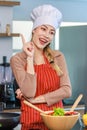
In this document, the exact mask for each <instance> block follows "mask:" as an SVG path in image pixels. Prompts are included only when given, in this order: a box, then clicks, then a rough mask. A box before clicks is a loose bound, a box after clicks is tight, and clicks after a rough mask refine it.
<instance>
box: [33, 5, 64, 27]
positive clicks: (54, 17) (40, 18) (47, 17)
mask: <svg viewBox="0 0 87 130" xmlns="http://www.w3.org/2000/svg"><path fill="white" fill-rule="evenodd" d="M31 20H32V21H33V29H35V28H36V27H38V26H41V25H43V24H48V25H51V26H53V27H54V28H55V29H57V28H58V27H59V26H60V23H61V21H62V13H61V12H60V11H59V10H58V9H57V8H55V7H53V6H52V5H49V4H45V5H42V6H38V7H36V8H34V9H33V11H32V13H31Z"/></svg>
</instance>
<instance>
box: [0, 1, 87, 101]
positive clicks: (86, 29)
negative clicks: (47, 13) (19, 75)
mask: <svg viewBox="0 0 87 130" xmlns="http://www.w3.org/2000/svg"><path fill="white" fill-rule="evenodd" d="M16 1H18V0H16ZM41 4H52V5H54V6H55V7H57V8H58V9H59V10H60V11H61V12H62V14H63V22H85V23H86V22H87V14H86V12H87V0H33V1H29V0H20V5H18V6H0V24H1V27H0V28H1V31H2V32H5V31H6V30H5V29H6V24H8V23H9V24H10V26H11V31H12V27H13V26H12V23H13V21H28V20H30V12H31V11H32V9H33V8H34V7H36V6H38V5H41ZM15 38H16V37H15ZM12 43H13V37H0V63H2V62H3V58H2V57H3V56H7V62H9V61H10V57H11V56H12V55H13V44H12ZM59 50H61V51H62V52H63V53H64V55H65V58H66V61H67V66H68V70H69V75H70V80H71V84H72V91H73V93H72V97H71V98H70V99H67V100H65V101H64V102H65V103H71V102H73V101H74V100H75V98H76V97H77V96H78V94H79V93H83V94H84V98H83V102H84V101H85V103H86V100H84V99H87V98H86V93H87V89H86V88H87V79H86V78H87V58H86V57H87V26H86V25H83V26H68V27H61V28H60V30H59ZM86 104H87V103H86Z"/></svg>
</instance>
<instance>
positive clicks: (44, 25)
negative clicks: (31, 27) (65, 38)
mask: <svg viewBox="0 0 87 130" xmlns="http://www.w3.org/2000/svg"><path fill="white" fill-rule="evenodd" d="M42 26H44V27H46V28H48V27H47V26H46V25H42ZM51 30H52V31H54V32H55V29H51Z"/></svg>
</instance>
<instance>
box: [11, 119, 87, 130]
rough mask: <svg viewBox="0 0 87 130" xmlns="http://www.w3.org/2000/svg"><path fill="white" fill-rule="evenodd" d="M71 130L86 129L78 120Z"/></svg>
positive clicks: (19, 129)
mask: <svg viewBox="0 0 87 130" xmlns="http://www.w3.org/2000/svg"><path fill="white" fill-rule="evenodd" d="M13 130H21V125H20V124H19V125H18V126H17V127H15V128H14V129H13ZM71 130H87V129H85V128H84V127H82V126H81V125H80V123H79V121H77V123H76V125H75V126H74V127H73V128H72V129H71Z"/></svg>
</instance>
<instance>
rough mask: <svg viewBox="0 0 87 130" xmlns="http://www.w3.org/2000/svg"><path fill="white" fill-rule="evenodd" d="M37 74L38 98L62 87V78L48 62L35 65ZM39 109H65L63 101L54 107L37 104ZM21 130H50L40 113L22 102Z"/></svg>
mask: <svg viewBox="0 0 87 130" xmlns="http://www.w3.org/2000/svg"><path fill="white" fill-rule="evenodd" d="M35 72H36V73H37V77H38V78H37V91H36V96H39V95H43V94H45V93H48V92H51V91H54V90H56V89H58V88H59V86H60V78H59V76H58V75H57V73H56V71H55V70H54V69H53V68H52V67H51V66H50V64H49V63H48V62H47V61H46V64H41V65H35ZM36 106H37V107H39V108H41V109H42V110H44V111H45V110H46V111H47V110H53V108H54V107H63V104H62V101H60V102H58V103H56V104H54V105H52V106H49V107H48V106H47V104H43V103H42V104H36ZM21 124H22V128H21V130H33V129H34V130H39V129H40V130H48V129H47V128H46V126H45V125H44V123H43V122H42V119H41V117H40V114H39V112H37V111H36V110H34V109H32V108H30V107H29V106H27V105H25V104H24V103H23V102H22V101H21Z"/></svg>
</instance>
